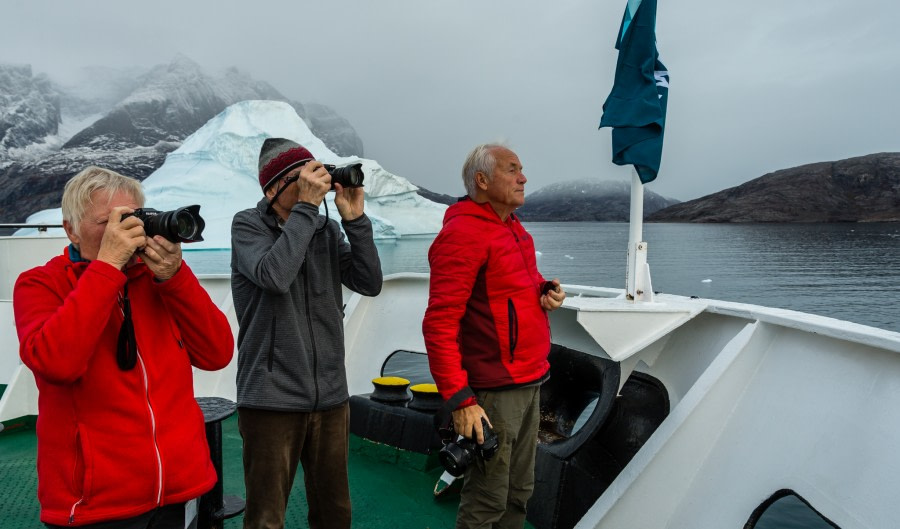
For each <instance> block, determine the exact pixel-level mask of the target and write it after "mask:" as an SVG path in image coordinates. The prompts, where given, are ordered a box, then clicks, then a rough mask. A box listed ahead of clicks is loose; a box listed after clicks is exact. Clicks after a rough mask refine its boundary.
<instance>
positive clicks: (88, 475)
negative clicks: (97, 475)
mask: <svg viewBox="0 0 900 529" xmlns="http://www.w3.org/2000/svg"><path fill="white" fill-rule="evenodd" d="M91 456H92V453H91V444H90V442H89V440H88V436H87V433H85V432H84V431H82V430H81V429H80V428H79V429H77V430H75V464H74V466H73V468H72V489H73V492H74V494H75V497H76V498H79V499H78V501H77V503H76V505H84V504H86V503H88V500H90V497H91V481H92V479H93V477H94V472H93V459H92V457H91ZM74 507H75V506H74V505H73V511H74ZM73 514H74V513H73Z"/></svg>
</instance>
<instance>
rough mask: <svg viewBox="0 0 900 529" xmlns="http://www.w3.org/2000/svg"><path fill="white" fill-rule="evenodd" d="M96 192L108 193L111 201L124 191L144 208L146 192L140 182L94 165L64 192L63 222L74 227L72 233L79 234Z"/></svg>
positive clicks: (73, 180) (81, 173) (71, 181)
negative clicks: (79, 228) (80, 226)
mask: <svg viewBox="0 0 900 529" xmlns="http://www.w3.org/2000/svg"><path fill="white" fill-rule="evenodd" d="M95 191H106V192H108V193H109V198H108V200H111V199H112V196H113V195H115V194H116V193H118V192H120V191H123V192H125V193H128V194H129V195H131V197H132V198H133V199H134V201H135V202H136V203H137V205H138V207H143V206H144V191H143V189H141V183H140V182H139V181H138V180H136V179H134V178H131V177H128V176H124V175H121V174H119V173H117V172H115V171H111V170H109V169H104V168H102V167H97V166H95V165H92V166H90V167H87V168H85V169H83V170H82V171H81V172H80V173H78V174H77V175H75V176H73V177H72V179H71V180H69V181H68V182H66V187H65V189H64V190H63V196H62V215H63V220H64V221H68V223H69V224H71V225H72V231H74V232H76V233H77V232H78V225H79V224H80V223H81V221H82V219H84V214H85V212H86V211H87V210H88V208H89V207H90V206H91V205H92V204H93V200H92V197H91V195H93V194H94V192H95Z"/></svg>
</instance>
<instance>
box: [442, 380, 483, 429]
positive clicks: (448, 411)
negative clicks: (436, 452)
mask: <svg viewBox="0 0 900 529" xmlns="http://www.w3.org/2000/svg"><path fill="white" fill-rule="evenodd" d="M474 396H475V392H474V391H472V388H470V387H469V386H466V387H464V388H462V389H461V390H459V391H457V392H456V393H455V394H454V395H453V396H452V397H450V398H449V399H447V400H446V401H445V402H444V403H443V404H442V405H441V407H440V409H438V411H437V412H436V413H435V414H434V427H435V428H436V429H437V431H438V432H439V433H440V432H441V430H447V429H451V428H452V427H453V410H455V409H456V408H457V406H459V405H460V404H462V403H463V401H465V400H466V399H469V398H471V397H474Z"/></svg>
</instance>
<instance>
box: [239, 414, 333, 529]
mask: <svg viewBox="0 0 900 529" xmlns="http://www.w3.org/2000/svg"><path fill="white" fill-rule="evenodd" d="M238 429H239V430H240V432H241V437H242V438H243V439H244V484H245V485H246V487H247V508H246V510H245V511H244V529H282V528H283V527H284V518H285V510H286V509H287V503H288V497H289V496H290V494H291V487H292V486H293V484H294V476H295V475H296V473H297V465H298V464H302V465H303V478H304V483H305V484H306V503H307V505H308V507H309V516H308V520H309V527H310V528H311V529H349V528H350V486H349V483H348V476H347V458H348V449H349V443H350V438H349V435H350V405H349V403H344V404H343V405H342V406H340V407H338V408H334V409H331V410H326V411H316V412H310V413H300V412H297V413H294V412H280V411H268V410H256V409H251V408H238Z"/></svg>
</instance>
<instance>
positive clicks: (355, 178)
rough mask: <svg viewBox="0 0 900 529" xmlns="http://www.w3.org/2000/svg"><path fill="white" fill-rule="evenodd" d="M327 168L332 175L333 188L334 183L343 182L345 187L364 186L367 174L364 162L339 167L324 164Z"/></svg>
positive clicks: (332, 186) (332, 187)
mask: <svg viewBox="0 0 900 529" xmlns="http://www.w3.org/2000/svg"><path fill="white" fill-rule="evenodd" d="M324 166H325V170H326V171H328V174H330V175H331V189H332V190H333V189H334V184H336V183H337V184H341V185H342V186H343V187H362V186H363V180H364V179H365V175H363V171H362V164H361V163H355V164H351V165H346V166H344V167H338V166H336V165H331V164H327V163H326V164H324Z"/></svg>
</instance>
